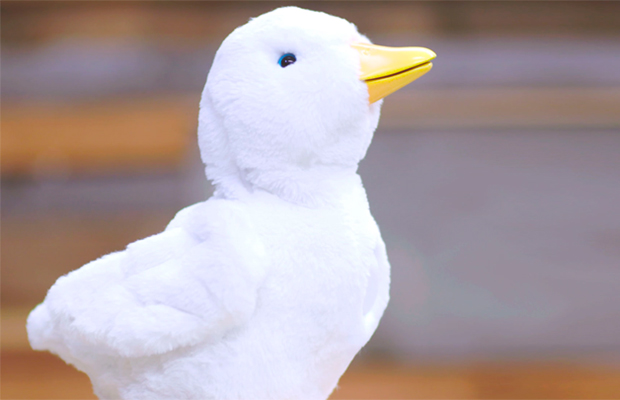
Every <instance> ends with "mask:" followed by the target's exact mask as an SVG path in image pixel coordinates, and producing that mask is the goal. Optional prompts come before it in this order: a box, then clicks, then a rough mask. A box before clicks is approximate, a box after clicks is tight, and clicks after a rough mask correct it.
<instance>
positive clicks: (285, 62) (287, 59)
mask: <svg viewBox="0 0 620 400" xmlns="http://www.w3.org/2000/svg"><path fill="white" fill-rule="evenodd" d="M295 61H297V58H295V54H292V53H286V54H284V55H283V56H282V57H280V59H279V60H278V64H280V66H281V67H282V68H284V67H288V66H289V65H291V64H294V63H295Z"/></svg>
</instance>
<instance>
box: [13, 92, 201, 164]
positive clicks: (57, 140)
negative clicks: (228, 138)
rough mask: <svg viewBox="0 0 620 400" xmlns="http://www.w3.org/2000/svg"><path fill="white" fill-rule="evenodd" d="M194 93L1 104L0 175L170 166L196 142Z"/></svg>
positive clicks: (196, 115)
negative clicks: (176, 95) (0, 141)
mask: <svg viewBox="0 0 620 400" xmlns="http://www.w3.org/2000/svg"><path fill="white" fill-rule="evenodd" d="M197 118H198V96H185V97H169V98H154V99H151V98H148V99H128V100H126V99H121V100H111V101H101V102H88V103H80V104H71V103H61V104H59V103H38V104H30V103H27V104H8V105H3V107H2V174H3V176H6V175H20V174H21V175H23V174H43V175H45V174H48V173H58V172H59V171H60V172H68V173H73V172H82V171H108V172H110V171H112V172H115V171H120V170H127V169H129V170H131V169H145V168H152V167H163V168H173V167H174V166H176V165H178V163H179V162H180V161H181V160H182V159H183V156H184V155H185V152H186V149H187V147H188V145H189V144H190V143H191V144H192V145H194V144H195V139H194V138H195V134H196V121H197Z"/></svg>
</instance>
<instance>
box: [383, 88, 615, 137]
mask: <svg viewBox="0 0 620 400" xmlns="http://www.w3.org/2000/svg"><path fill="white" fill-rule="evenodd" d="M619 109H620V88H479V89H475V88H459V89H435V90H414V89H409V88H408V89H405V90H402V91H399V92H396V93H394V94H393V95H391V96H389V97H388V98H386V100H385V104H384V106H383V109H382V116H381V122H380V125H379V126H380V128H384V129H416V128H419V129H428V128H432V129H481V128H482V129H505V128H508V129H514V128H526V129H541V128H543V129H545V128H552V129H567V128H568V129H574V128H580V129H581V128H589V129H592V128H604V129H610V128H620V112H618V110H619Z"/></svg>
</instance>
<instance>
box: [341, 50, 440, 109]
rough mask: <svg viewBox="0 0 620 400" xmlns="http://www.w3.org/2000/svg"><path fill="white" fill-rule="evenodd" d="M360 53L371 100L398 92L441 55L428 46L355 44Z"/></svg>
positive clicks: (429, 67) (363, 77) (361, 78)
mask: <svg viewBox="0 0 620 400" xmlns="http://www.w3.org/2000/svg"><path fill="white" fill-rule="evenodd" d="M351 46H352V47H353V48H354V49H355V50H357V51H358V52H359V54H360V64H361V69H362V70H361V75H360V80H362V81H364V82H366V85H367V86H368V94H369V101H370V103H374V102H375V101H377V100H380V99H382V98H384V97H385V96H387V95H389V94H391V93H394V92H395V91H397V90H398V89H400V88H402V87H403V86H406V85H408V84H409V83H411V82H413V81H415V80H416V79H418V78H419V77H421V76H422V75H424V74H425V73H427V72H428V71H430V70H431V68H432V67H433V64H432V63H431V62H430V61H431V60H432V59H434V58H435V57H437V55H436V54H435V53H434V52H433V51H432V50H429V49H426V48H424V47H386V46H377V45H374V44H367V43H354V44H352V45H351Z"/></svg>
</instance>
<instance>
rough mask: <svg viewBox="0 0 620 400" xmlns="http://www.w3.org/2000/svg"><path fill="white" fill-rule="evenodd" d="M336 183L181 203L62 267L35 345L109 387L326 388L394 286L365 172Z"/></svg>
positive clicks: (105, 391)
mask: <svg viewBox="0 0 620 400" xmlns="http://www.w3.org/2000/svg"><path fill="white" fill-rule="evenodd" d="M333 183H334V187H338V188H339V190H338V191H336V193H330V196H329V198H330V199H331V201H330V202H329V203H328V204H323V205H321V206H315V207H308V206H299V205H294V204H291V203H290V202H286V201H283V200H281V199H279V198H278V197H277V196H274V195H272V194H269V193H266V192H255V193H248V194H247V196H242V197H240V198H238V199H234V200H230V199H225V198H211V199H209V200H208V201H206V202H203V203H198V204H196V205H193V206H191V207H188V208H186V209H184V210H182V211H181V212H179V213H178V214H177V216H176V217H175V218H174V219H173V220H172V221H171V223H170V224H169V226H168V227H167V228H166V230H165V231H164V232H163V233H161V234H159V235H155V236H152V237H150V238H146V239H143V240H142V241H138V242H136V243H134V244H131V245H129V246H128V248H127V249H126V250H125V251H123V252H119V253H113V254H111V255H108V256H106V257H103V258H101V259H99V260H96V261H94V262H92V263H90V264H88V265H86V266H85V267H83V268H82V269H79V270H77V271H74V272H72V273H70V274H69V275H67V276H66V277H63V278H61V279H60V280H59V281H58V282H57V283H56V285H54V287H52V289H51V290H50V292H49V294H48V297H47V299H46V302H45V303H44V304H42V305H40V306H39V307H38V308H37V309H36V310H35V311H34V312H33V314H32V315H31V317H30V319H31V321H30V322H31V324H32V325H31V326H30V331H31V333H32V332H47V333H48V335H40V336H39V335H36V334H31V342H32V344H33V346H34V347H35V348H42V349H49V350H51V351H53V352H55V353H57V354H59V355H60V356H61V357H63V358H64V359H65V360H66V361H68V362H70V363H72V364H74V365H75V366H77V367H78V368H79V369H81V370H82V371H84V372H86V373H87V374H88V375H89V376H90V377H91V381H92V383H93V387H94V389H95V393H96V394H97V395H98V396H99V397H100V398H106V399H107V398H110V399H111V398H123V399H160V398H161V399H174V398H176V399H178V398H187V399H190V398H191V399H211V398H214V399H229V398H230V399H247V398H257V399H284V398H309V399H324V398H327V396H328V395H329V394H330V393H331V392H332V390H333V389H334V387H335V386H336V384H337V381H338V379H339V377H340V376H341V375H342V373H344V371H345V369H346V368H347V366H348V365H349V363H350V362H351V360H352V359H353V357H354V356H355V354H356V353H357V352H358V351H359V349H360V348H361V347H362V346H363V345H364V344H365V343H366V342H367V341H368V339H369V338H370V336H371V335H372V333H373V332H374V330H375V329H376V327H377V324H378V323H379V319H380V317H381V315H382V313H383V310H384V309H385V307H386V305H387V302H388V297H389V294H388V290H389V264H388V261H387V257H386V254H385V248H384V244H383V241H382V240H381V236H380V234H379V230H378V228H377V226H376V224H375V222H374V220H373V218H372V216H371V214H370V212H369V209H368V203H367V201H366V196H365V192H364V190H363V187H362V185H361V180H360V179H359V177H358V176H357V175H356V174H352V175H351V176H342V177H339V178H338V179H336V180H335V181H334V182H333ZM167 246H169V247H172V248H171V249H167V248H166V247H167ZM153 249H157V250H158V252H159V253H158V254H154V253H153ZM343 250H344V251H343ZM144 251H146V252H147V254H144ZM231 255H232V257H231ZM300 255H304V256H303V257H300ZM170 256H171V257H170ZM147 258H148V259H149V260H150V261H152V262H151V263H150V265H147V263H145V262H144V261H145V259H147ZM166 258H168V259H167V260H166ZM135 260H140V261H141V262H140V263H136V262H135ZM162 270H165V272H162ZM102 275H105V277H104V278H102ZM162 275H163V276H162ZM166 275H171V276H170V278H168V277H167V276H166ZM205 288H207V289H206V290H205ZM213 288H215V289H213ZM52 316H53V318H52ZM153 319H157V320H159V321H161V325H159V326H155V325H154V324H153ZM39 323H43V324H45V325H46V326H48V327H53V328H52V329H47V330H45V329H40V330H39V329H37V327H36V325H37V324H39ZM175 323H176V325H175ZM101 327H105V328H106V330H105V331H100V329H101ZM171 331H176V335H175V336H176V337H175V338H172V339H173V340H171V338H170V337H169V336H170V332H171ZM162 343H165V344H166V346H165V347H162V345H161V344H162Z"/></svg>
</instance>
